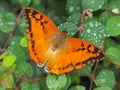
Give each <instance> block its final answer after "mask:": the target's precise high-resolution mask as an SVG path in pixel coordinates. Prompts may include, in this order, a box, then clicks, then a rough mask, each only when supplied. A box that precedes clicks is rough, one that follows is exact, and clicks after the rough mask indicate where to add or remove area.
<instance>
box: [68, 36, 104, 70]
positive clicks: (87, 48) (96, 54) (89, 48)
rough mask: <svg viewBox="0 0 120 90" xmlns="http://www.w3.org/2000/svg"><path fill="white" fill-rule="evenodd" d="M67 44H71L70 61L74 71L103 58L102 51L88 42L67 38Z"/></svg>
mask: <svg viewBox="0 0 120 90" xmlns="http://www.w3.org/2000/svg"><path fill="white" fill-rule="evenodd" d="M68 42H69V43H71V54H70V55H71V56H72V57H71V61H72V64H73V66H74V68H76V69H79V68H82V67H83V66H85V65H87V64H90V63H91V62H96V61H101V60H103V59H104V58H105V55H104V53H103V51H102V50H101V49H100V48H98V47H96V46H95V45H94V44H92V43H90V42H88V41H84V40H81V39H77V38H68Z"/></svg>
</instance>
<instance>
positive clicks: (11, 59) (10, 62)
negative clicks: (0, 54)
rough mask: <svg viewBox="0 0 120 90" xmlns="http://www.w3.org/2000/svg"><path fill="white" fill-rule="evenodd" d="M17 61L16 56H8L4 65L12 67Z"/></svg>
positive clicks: (4, 60)
mask: <svg viewBox="0 0 120 90" xmlns="http://www.w3.org/2000/svg"><path fill="white" fill-rule="evenodd" d="M15 61H16V56H15V55H7V56H5V57H4V59H3V64H4V65H5V66H6V67H11V66H12V65H13V64H14V63H15Z"/></svg>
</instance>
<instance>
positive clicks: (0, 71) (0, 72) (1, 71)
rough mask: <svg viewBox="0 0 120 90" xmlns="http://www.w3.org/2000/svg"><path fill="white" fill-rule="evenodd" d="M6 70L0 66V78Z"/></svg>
mask: <svg viewBox="0 0 120 90" xmlns="http://www.w3.org/2000/svg"><path fill="white" fill-rule="evenodd" d="M6 70H7V69H6V68H5V67H4V66H3V65H0V76H1V75H2V74H3V73H4V72H5V71H6Z"/></svg>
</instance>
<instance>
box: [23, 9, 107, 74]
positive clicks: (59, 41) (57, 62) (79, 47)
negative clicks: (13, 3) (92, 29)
mask: <svg viewBox="0 0 120 90" xmlns="http://www.w3.org/2000/svg"><path fill="white" fill-rule="evenodd" d="M23 12H24V16H25V20H26V24H27V38H28V49H29V53H30V56H31V58H32V59H33V60H34V61H35V62H36V64H37V65H39V66H40V67H44V68H45V70H46V71H47V72H50V73H54V74H57V75H59V74H64V73H67V72H70V71H72V70H73V69H80V68H82V67H83V66H85V65H87V64H90V63H91V62H96V61H100V60H103V59H104V58H105V55H104V53H103V51H102V50H101V49H99V48H98V47H96V46H95V45H93V44H91V43H89V42H87V41H84V40H81V39H78V38H67V35H66V34H67V33H66V32H65V31H63V32H60V31H59V30H58V29H57V27H56V26H55V24H54V23H53V22H52V21H51V20H50V19H49V18H48V17H47V16H46V15H44V14H43V13H41V12H38V11H36V10H34V9H31V8H24V9H23Z"/></svg>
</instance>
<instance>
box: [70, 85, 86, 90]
mask: <svg viewBox="0 0 120 90" xmlns="http://www.w3.org/2000/svg"><path fill="white" fill-rule="evenodd" d="M69 90H86V89H85V87H84V86H79V85H77V86H73V87H71V88H70V89H69Z"/></svg>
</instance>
